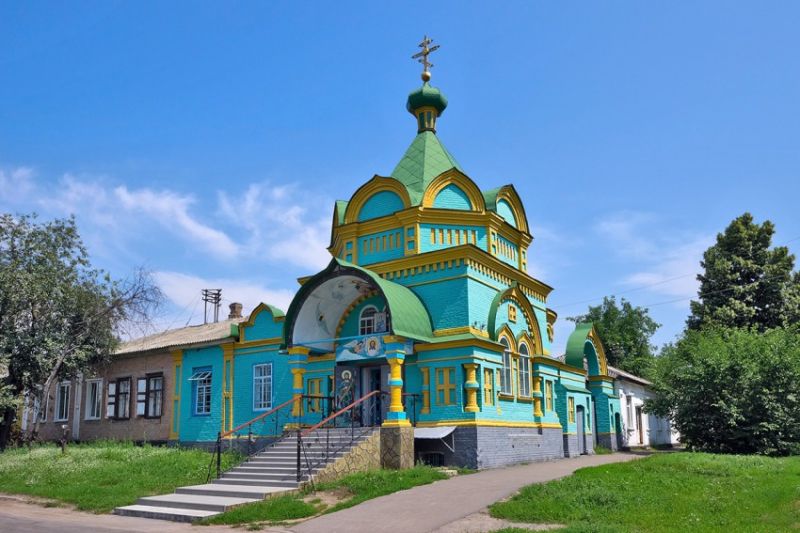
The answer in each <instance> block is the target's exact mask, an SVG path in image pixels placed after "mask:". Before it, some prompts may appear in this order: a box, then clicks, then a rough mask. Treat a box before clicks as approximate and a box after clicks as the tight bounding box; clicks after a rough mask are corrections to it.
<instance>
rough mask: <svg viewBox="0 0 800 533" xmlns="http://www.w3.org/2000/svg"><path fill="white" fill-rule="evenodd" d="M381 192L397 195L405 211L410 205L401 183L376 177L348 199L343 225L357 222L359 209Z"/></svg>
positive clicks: (392, 179) (406, 192)
mask: <svg viewBox="0 0 800 533" xmlns="http://www.w3.org/2000/svg"><path fill="white" fill-rule="evenodd" d="M381 191H390V192H393V193H395V194H397V195H398V196H399V197H400V199H401V200H402V201H403V207H404V208H406V209H407V208H408V207H409V206H410V205H411V200H410V199H409V197H408V191H407V190H406V188H405V187H404V186H403V184H402V183H400V182H399V181H397V180H396V179H394V178H384V177H382V176H378V175H376V176H373V178H372V179H371V180H369V181H368V182H366V183H365V184H364V185H362V186H361V187H359V189H358V190H357V191H356V192H355V194H353V196H352V198H350V201H349V202H348V204H347V209H345V212H344V223H345V224H351V223H355V222H358V215H359V213H361V208H362V207H364V204H365V203H367V200H369V199H370V198H372V196H374V195H375V194H377V193H379V192H381ZM381 218H384V217H381Z"/></svg>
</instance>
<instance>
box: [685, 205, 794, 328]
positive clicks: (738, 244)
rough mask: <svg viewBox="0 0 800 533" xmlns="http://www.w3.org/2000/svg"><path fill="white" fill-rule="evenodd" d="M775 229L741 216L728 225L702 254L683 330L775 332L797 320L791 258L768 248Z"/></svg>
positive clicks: (780, 249)
mask: <svg viewBox="0 0 800 533" xmlns="http://www.w3.org/2000/svg"><path fill="white" fill-rule="evenodd" d="M774 233H775V227H774V226H773V224H772V222H770V221H769V220H767V221H765V222H764V223H763V224H757V223H755V222H753V216H752V215H751V214H750V213H745V214H743V215H742V216H740V217H738V218H736V219H734V220H733V222H731V223H730V225H729V226H728V227H727V228H725V231H724V232H723V233H720V234H718V235H717V242H716V244H714V245H713V246H711V247H710V248H709V249H708V250H706V251H705V253H704V254H703V260H702V262H701V263H700V264H701V266H702V267H703V269H704V272H703V273H702V274H699V275H698V276H697V279H698V281H700V291H699V297H700V298H699V301H693V302H691V313H692V314H691V316H690V317H689V319H688V327H689V329H693V330H697V329H700V328H702V327H705V326H709V325H710V326H722V327H734V328H749V327H755V328H757V329H758V330H759V331H765V330H767V329H770V328H775V327H781V326H783V325H787V324H790V323H792V322H793V321H795V322H796V321H797V320H798V318H800V276H798V275H797V274H794V275H793V274H792V270H793V269H794V256H793V255H791V254H790V253H789V250H788V248H786V247H785V246H778V247H776V248H770V247H771V246H772V236H773V234H774Z"/></svg>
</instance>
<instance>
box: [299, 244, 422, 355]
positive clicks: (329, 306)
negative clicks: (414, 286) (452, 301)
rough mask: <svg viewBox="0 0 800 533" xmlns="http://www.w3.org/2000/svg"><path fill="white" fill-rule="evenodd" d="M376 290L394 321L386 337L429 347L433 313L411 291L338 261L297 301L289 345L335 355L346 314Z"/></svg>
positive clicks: (313, 280)
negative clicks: (430, 313)
mask: <svg viewBox="0 0 800 533" xmlns="http://www.w3.org/2000/svg"><path fill="white" fill-rule="evenodd" d="M373 291H375V292H377V293H379V294H381V295H382V296H383V297H384V299H385V300H386V307H387V310H388V312H389V316H390V317H391V319H390V322H389V331H388V332H387V333H386V334H387V335H396V336H399V337H405V338H407V339H412V340H418V341H426V342H429V341H431V340H432V339H433V332H432V330H431V320H430V316H429V315H428V311H427V310H426V309H425V306H424V305H423V304H422V302H421V301H420V299H419V298H418V297H417V295H416V294H414V293H413V292H412V291H411V290H410V289H408V288H407V287H404V286H402V285H399V284H397V283H393V282H391V281H387V280H385V279H383V278H381V277H380V276H379V275H378V274H376V273H374V272H371V271H370V270H367V269H366V268H361V267H359V266H356V265H353V264H351V263H348V262H347V261H343V260H341V259H337V258H334V259H333V260H331V262H330V264H329V265H328V266H327V267H326V268H325V269H324V270H322V271H321V272H319V273H318V274H316V275H314V276H312V277H311V278H309V279H308V280H307V281H306V282H305V283H304V284H303V285H302V287H300V290H299V291H298V292H297V295H296V296H295V297H294V300H292V303H291V305H290V306H289V311H288V312H287V313H286V322H285V325H284V328H285V330H284V338H285V339H286V343H287V345H288V346H307V347H308V348H310V349H311V350H312V351H314V352H332V351H333V350H334V349H335V346H336V343H337V341H338V340H339V339H337V338H336V335H337V332H336V330H337V327H338V325H339V322H340V320H341V319H342V317H343V315H344V314H345V313H346V312H347V311H348V310H349V309H350V308H351V304H353V303H354V302H355V301H356V300H358V299H359V298H361V297H362V296H365V295H367V294H370V293H372V292H373Z"/></svg>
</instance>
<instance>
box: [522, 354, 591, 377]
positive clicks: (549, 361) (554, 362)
mask: <svg viewBox="0 0 800 533" xmlns="http://www.w3.org/2000/svg"><path fill="white" fill-rule="evenodd" d="M531 361H532V362H533V363H535V364H542V365H550V366H553V367H555V368H558V369H559V370H566V371H568V372H572V373H574V374H580V375H582V376H585V375H586V371H585V370H583V369H580V368H576V367H574V366H569V365H567V364H564V363H562V362H561V361H559V360H558V359H553V358H551V357H541V356H538V355H535V356H533V357H531Z"/></svg>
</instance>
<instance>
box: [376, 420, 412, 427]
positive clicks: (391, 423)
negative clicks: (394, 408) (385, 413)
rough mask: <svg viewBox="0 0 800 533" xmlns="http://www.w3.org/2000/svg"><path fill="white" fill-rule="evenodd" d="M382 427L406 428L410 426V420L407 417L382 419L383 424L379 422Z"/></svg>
mask: <svg viewBox="0 0 800 533" xmlns="http://www.w3.org/2000/svg"><path fill="white" fill-rule="evenodd" d="M381 427H383V428H406V427H411V422H409V421H408V419H407V418H403V419H400V420H384V422H383V424H381Z"/></svg>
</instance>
